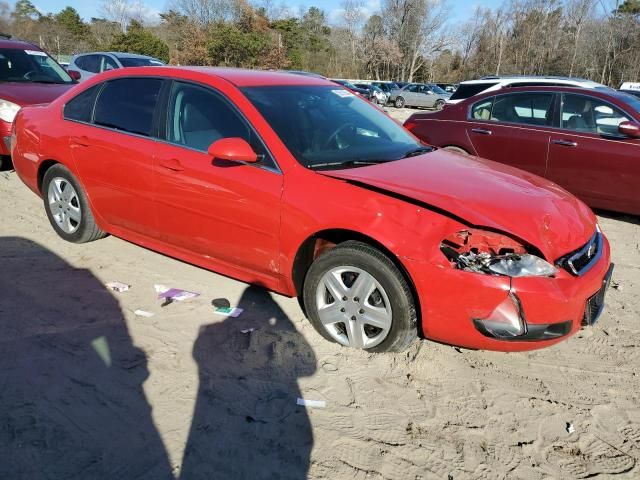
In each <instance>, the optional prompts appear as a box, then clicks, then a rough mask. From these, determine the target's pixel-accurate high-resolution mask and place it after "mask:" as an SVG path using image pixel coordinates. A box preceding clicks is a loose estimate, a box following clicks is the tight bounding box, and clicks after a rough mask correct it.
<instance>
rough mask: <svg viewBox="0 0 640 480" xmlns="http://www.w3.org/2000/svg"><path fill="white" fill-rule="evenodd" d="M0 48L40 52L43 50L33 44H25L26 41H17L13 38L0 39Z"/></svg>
mask: <svg viewBox="0 0 640 480" xmlns="http://www.w3.org/2000/svg"><path fill="white" fill-rule="evenodd" d="M0 48H19V49H23V50H39V51H41V50H42V49H41V48H40V47H38V46H37V45H34V44H33V43H29V42H25V41H24V40H17V39H12V38H1V37H0Z"/></svg>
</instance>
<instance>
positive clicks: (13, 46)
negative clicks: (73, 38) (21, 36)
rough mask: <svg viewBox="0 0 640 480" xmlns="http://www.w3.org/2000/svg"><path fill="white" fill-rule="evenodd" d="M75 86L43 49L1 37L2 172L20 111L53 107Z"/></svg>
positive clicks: (0, 154)
mask: <svg viewBox="0 0 640 480" xmlns="http://www.w3.org/2000/svg"><path fill="white" fill-rule="evenodd" d="M75 83H76V82H75V81H74V80H73V79H72V78H71V77H70V76H69V74H68V73H67V72H66V71H65V70H64V69H63V68H62V67H61V66H60V65H59V64H58V63H57V62H56V61H55V60H54V59H53V58H51V57H50V56H49V55H47V54H46V53H45V52H43V51H42V50H41V49H40V47H38V46H36V45H33V44H31V43H27V42H23V41H20V40H12V39H11V37H7V36H2V35H0V168H3V166H4V167H6V165H7V164H9V160H10V157H9V139H10V136H11V125H12V123H13V119H14V117H15V116H16V113H17V112H18V110H20V108H21V107H24V106H26V105H35V104H39V103H49V102H50V101H51V100H53V99H54V98H57V97H59V96H60V95H62V94H63V93H64V92H66V91H67V90H69V88H71V87H72V86H73V85H74V84H75Z"/></svg>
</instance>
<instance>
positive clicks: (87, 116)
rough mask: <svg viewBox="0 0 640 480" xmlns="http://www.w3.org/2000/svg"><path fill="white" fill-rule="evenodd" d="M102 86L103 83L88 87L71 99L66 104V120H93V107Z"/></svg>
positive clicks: (64, 113) (87, 121)
mask: <svg viewBox="0 0 640 480" xmlns="http://www.w3.org/2000/svg"><path fill="white" fill-rule="evenodd" d="M101 86H102V84H100V85H95V86H93V87H91V88H88V89H87V90H85V91H84V92H82V93H80V94H79V95H76V96H75V97H73V98H72V99H71V100H69V101H68V102H67V104H66V105H65V106H64V112H63V116H64V118H65V119H66V120H75V121H77V122H86V123H89V122H91V119H92V117H93V107H94V105H95V102H96V95H97V94H98V91H99V90H100V87H101Z"/></svg>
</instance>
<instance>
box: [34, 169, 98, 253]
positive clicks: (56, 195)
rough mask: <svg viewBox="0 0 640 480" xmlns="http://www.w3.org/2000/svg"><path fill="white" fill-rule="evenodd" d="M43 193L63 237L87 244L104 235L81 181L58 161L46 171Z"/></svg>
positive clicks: (53, 223) (46, 207) (53, 219)
mask: <svg viewBox="0 0 640 480" xmlns="http://www.w3.org/2000/svg"><path fill="white" fill-rule="evenodd" d="M42 194H43V199H44V208H45V210H46V212H47V217H49V222H50V223H51V226H53V229H54V230H55V231H56V233H57V234H58V235H59V236H60V237H62V238H63V239H65V240H67V241H68V242H73V243H85V242H91V241H93V240H97V239H99V238H102V237H104V236H105V233H104V232H103V231H102V230H100V229H99V228H98V226H97V225H96V223H95V220H94V218H93V214H92V213H91V210H90V209H89V203H88V202H87V197H86V196H85V194H84V191H83V190H82V187H81V186H80V183H79V182H78V181H77V180H76V178H75V177H74V176H73V174H72V173H71V172H70V171H69V170H68V169H67V168H66V167H64V166H63V165H60V164H58V165H54V166H53V167H51V168H50V169H49V170H47V172H46V173H45V175H44V179H43V182H42Z"/></svg>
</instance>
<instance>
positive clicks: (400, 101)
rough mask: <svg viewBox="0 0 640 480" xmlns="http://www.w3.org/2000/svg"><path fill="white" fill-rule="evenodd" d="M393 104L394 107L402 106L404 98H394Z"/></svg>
mask: <svg viewBox="0 0 640 480" xmlns="http://www.w3.org/2000/svg"><path fill="white" fill-rule="evenodd" d="M395 104H396V108H402V107H404V98H402V97H398V98H396V102H395Z"/></svg>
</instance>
